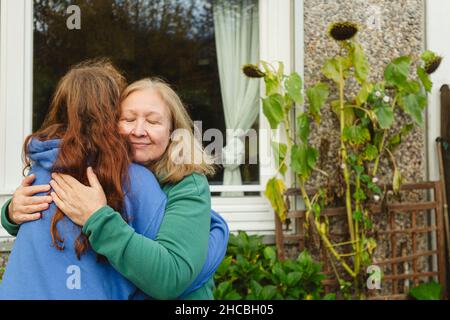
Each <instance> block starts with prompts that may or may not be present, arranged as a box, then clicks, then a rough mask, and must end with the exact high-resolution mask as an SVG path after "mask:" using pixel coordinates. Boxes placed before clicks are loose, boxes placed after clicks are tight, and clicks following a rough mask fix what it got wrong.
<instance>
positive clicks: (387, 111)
mask: <svg viewBox="0 0 450 320" xmlns="http://www.w3.org/2000/svg"><path fill="white" fill-rule="evenodd" d="M373 111H374V112H375V115H376V116H377V120H378V123H379V124H380V127H381V128H383V129H389V128H390V127H391V125H392V123H393V122H394V111H393V110H392V108H391V107H390V106H388V105H385V104H382V105H381V106H380V107H378V108H375V109H374V110H373Z"/></svg>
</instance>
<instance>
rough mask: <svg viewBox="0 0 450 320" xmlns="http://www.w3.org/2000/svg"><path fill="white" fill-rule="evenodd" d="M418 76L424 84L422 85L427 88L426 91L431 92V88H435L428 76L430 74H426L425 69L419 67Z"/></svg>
mask: <svg viewBox="0 0 450 320" xmlns="http://www.w3.org/2000/svg"><path fill="white" fill-rule="evenodd" d="M417 76H418V77H419V79H420V81H421V82H422V85H423V87H424V88H425V91H426V92H431V88H432V87H433V82H431V80H430V76H429V75H428V73H426V72H425V70H424V69H423V68H421V67H417Z"/></svg>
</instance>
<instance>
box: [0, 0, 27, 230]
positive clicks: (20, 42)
mask: <svg viewBox="0 0 450 320" xmlns="http://www.w3.org/2000/svg"><path fill="white" fill-rule="evenodd" d="M0 6H1V7H0V13H1V17H0V204H3V202H4V200H6V199H7V198H8V197H10V196H11V195H12V193H13V191H14V189H15V188H16V187H17V186H18V185H19V183H20V182H21V180H22V175H21V173H22V158H21V154H22V152H21V151H22V150H21V148H22V144H23V141H24V139H25V137H26V136H27V135H28V134H30V133H31V130H32V89H33V81H32V70H33V56H32V53H33V2H32V1H29V0H1V1H0ZM5 236H6V232H5V231H4V230H3V229H2V228H0V237H5Z"/></svg>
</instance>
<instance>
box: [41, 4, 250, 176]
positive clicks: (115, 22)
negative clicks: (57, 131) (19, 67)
mask: <svg viewBox="0 0 450 320" xmlns="http://www.w3.org/2000/svg"><path fill="white" fill-rule="evenodd" d="M70 4H76V5H77V6H78V7H79V8H80V13H81V15H80V17H81V20H80V21H81V25H80V26H81V28H80V29H79V30H78V29H73V30H70V29H69V28H68V25H67V20H68V19H69V18H70V17H71V15H72V14H73V13H67V8H68V7H69V5H70ZM215 41H216V39H215V30H214V16H213V3H212V1H206V0H179V1H168V0H165V1H163V0H154V1H138V0H129V1H124V0H102V1H89V0H84V1H81V0H80V1H64V0H59V1H58V0H34V77H33V79H34V80H33V81H34V84H33V130H37V129H38V128H39V127H40V126H41V124H42V122H43V120H44V118H45V115H46V113H47V110H48V106H49V101H50V99H51V95H52V93H53V90H54V89H55V87H56V84H57V82H58V80H59V79H60V78H61V77H62V76H63V75H64V74H65V73H66V72H67V70H68V69H69V68H70V66H71V65H74V64H76V63H78V62H80V61H83V60H86V59H90V58H97V57H108V58H110V59H111V60H112V61H113V62H114V63H115V64H116V65H117V66H118V67H119V68H120V69H121V70H122V71H124V73H125V75H126V77H127V80H128V81H129V82H133V81H135V80H138V79H141V78H144V77H148V76H157V77H160V78H162V79H164V80H166V81H167V82H168V83H170V84H171V85H172V86H173V87H174V89H175V90H176V91H177V92H178V94H179V95H180V96H181V98H182V99H183V101H184V102H185V104H186V105H187V106H188V109H189V112H190V115H191V117H192V119H193V120H194V121H202V130H203V132H205V131H206V130H207V129H209V128H217V129H219V130H220V131H221V132H223V133H224V138H225V131H226V130H225V120H224V119H225V118H224V113H223V105H222V96H221V86H220V80H219V70H218V62H217V52H216V42H215ZM249 62H250V61H249ZM235 67H236V68H239V69H240V67H241V66H239V65H236V66H235ZM253 128H256V129H257V128H258V122H255V124H254V125H253ZM208 143H209V142H205V144H208ZM240 170H241V174H242V183H243V184H258V183H259V165H258V164H253V165H250V164H244V165H242V166H241V168H240ZM210 181H211V183H212V184H222V181H223V168H222V167H219V170H218V173H217V174H216V176H215V177H213V178H211V179H210Z"/></svg>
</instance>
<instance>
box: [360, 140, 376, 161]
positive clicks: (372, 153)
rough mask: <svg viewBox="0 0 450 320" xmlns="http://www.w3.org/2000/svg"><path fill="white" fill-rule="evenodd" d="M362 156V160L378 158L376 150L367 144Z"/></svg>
mask: <svg viewBox="0 0 450 320" xmlns="http://www.w3.org/2000/svg"><path fill="white" fill-rule="evenodd" d="M362 156H363V159H364V160H368V161H372V160H375V159H376V158H377V157H378V148H377V147H375V146H374V145H372V144H368V145H367V146H366V148H365V149H364V151H363V154H362Z"/></svg>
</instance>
